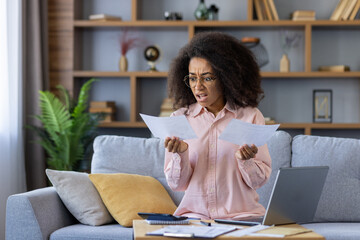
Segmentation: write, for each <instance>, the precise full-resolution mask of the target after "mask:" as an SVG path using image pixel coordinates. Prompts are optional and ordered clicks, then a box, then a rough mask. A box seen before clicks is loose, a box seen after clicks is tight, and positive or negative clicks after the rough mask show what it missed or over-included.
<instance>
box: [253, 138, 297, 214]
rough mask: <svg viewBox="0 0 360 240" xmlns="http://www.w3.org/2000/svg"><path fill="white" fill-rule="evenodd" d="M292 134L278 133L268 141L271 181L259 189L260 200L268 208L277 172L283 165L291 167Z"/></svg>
mask: <svg viewBox="0 0 360 240" xmlns="http://www.w3.org/2000/svg"><path fill="white" fill-rule="evenodd" d="M291 140H292V138H291V136H290V135H289V134H288V133H287V132H284V131H276V133H275V134H274V135H273V136H272V137H271V139H270V140H269V141H268V143H267V145H268V148H269V152H270V156H271V168H272V169H271V175H270V179H269V181H268V182H267V183H266V184H265V185H264V186H262V187H261V188H259V189H257V193H258V194H259V202H260V203H261V204H262V205H263V206H264V207H265V208H266V207H267V203H268V201H269V198H270V194H271V190H272V188H273V186H274V182H275V178H276V174H277V172H278V170H279V168H281V167H290V162H291Z"/></svg>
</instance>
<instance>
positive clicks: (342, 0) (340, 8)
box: [330, 0, 348, 21]
mask: <svg viewBox="0 0 360 240" xmlns="http://www.w3.org/2000/svg"><path fill="white" fill-rule="evenodd" d="M347 4H348V0H339V2H338V4H337V5H336V7H335V9H334V11H333V12H332V14H331V16H330V20H333V21H338V20H341V17H342V14H343V12H344V10H345V8H346V6H347Z"/></svg>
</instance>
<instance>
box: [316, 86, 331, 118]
mask: <svg viewBox="0 0 360 240" xmlns="http://www.w3.org/2000/svg"><path fill="white" fill-rule="evenodd" d="M313 122H314V123H331V122H332V90H314V91H313Z"/></svg>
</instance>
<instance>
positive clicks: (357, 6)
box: [349, 0, 360, 20]
mask: <svg viewBox="0 0 360 240" xmlns="http://www.w3.org/2000/svg"><path fill="white" fill-rule="evenodd" d="M359 9H360V0H357V1H356V4H355V6H354V9H353V10H352V12H351V14H350V16H349V20H354V19H355V17H356V15H357V13H358V12H359Z"/></svg>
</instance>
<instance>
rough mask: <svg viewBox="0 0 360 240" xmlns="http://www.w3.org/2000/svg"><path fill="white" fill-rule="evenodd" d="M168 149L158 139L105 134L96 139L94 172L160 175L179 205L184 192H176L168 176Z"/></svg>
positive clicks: (158, 177)
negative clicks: (165, 159)
mask: <svg viewBox="0 0 360 240" xmlns="http://www.w3.org/2000/svg"><path fill="white" fill-rule="evenodd" d="M164 158H165V148H164V143H163V141H162V140H160V139H158V138H136V137H123V136H112V135H103V136H98V137H96V138H95V141H94V155H93V158H92V162H91V173H129V174H139V175H144V176H152V177H154V178H156V179H157V180H158V181H159V182H160V183H161V184H162V185H163V186H164V187H165V189H166V190H167V191H168V193H169V194H170V196H171V198H172V199H173V201H174V202H175V204H176V205H178V204H179V203H180V201H181V199H182V197H183V195H184V193H183V192H173V191H172V190H171V189H170V188H169V186H168V184H167V182H166V179H165V175H164Z"/></svg>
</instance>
